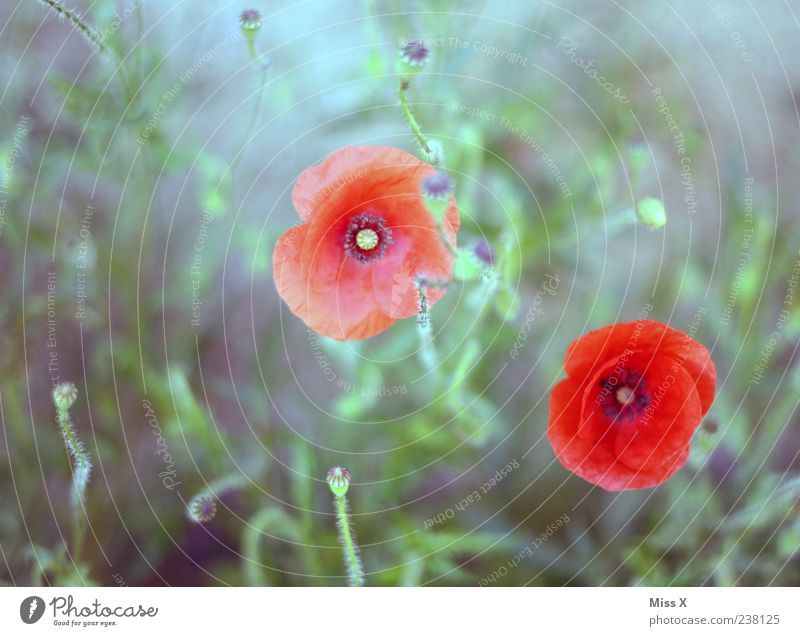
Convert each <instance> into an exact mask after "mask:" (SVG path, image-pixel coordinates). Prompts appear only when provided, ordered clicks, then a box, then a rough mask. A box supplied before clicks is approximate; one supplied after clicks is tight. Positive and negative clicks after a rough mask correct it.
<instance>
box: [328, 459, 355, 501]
mask: <svg viewBox="0 0 800 636" xmlns="http://www.w3.org/2000/svg"><path fill="white" fill-rule="evenodd" d="M327 481H328V487H329V488H330V489H331V492H332V493H333V496H334V497H344V496H345V495H346V494H347V489H348V488H350V471H349V470H347V469H346V468H342V467H340V466H336V467H334V468H331V469H330V470H329V471H328V477H327Z"/></svg>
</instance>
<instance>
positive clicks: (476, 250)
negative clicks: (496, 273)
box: [472, 239, 494, 267]
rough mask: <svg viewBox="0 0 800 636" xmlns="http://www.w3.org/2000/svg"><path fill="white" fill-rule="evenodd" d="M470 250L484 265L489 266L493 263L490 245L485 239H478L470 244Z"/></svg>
mask: <svg viewBox="0 0 800 636" xmlns="http://www.w3.org/2000/svg"><path fill="white" fill-rule="evenodd" d="M472 252H473V254H475V256H477V257H478V260H480V261H481V262H482V263H483V264H484V265H487V266H489V267H491V266H492V265H493V264H494V254H492V247H491V245H489V243H488V242H487V241H486V239H480V240H478V241H476V242H475V244H474V245H473V246H472Z"/></svg>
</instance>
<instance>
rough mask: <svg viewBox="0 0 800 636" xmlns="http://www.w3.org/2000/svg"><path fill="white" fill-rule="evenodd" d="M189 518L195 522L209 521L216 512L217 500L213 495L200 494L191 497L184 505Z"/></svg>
mask: <svg viewBox="0 0 800 636" xmlns="http://www.w3.org/2000/svg"><path fill="white" fill-rule="evenodd" d="M186 513H187V514H188V515H189V519H191V520H192V521H194V522H195V523H206V522H207V521H211V520H212V519H213V518H214V517H215V516H216V514H217V502H216V501H215V500H214V498H213V497H210V496H208V495H200V496H198V497H195V498H193V499H192V500H191V501H190V502H189V505H188V506H187V507H186Z"/></svg>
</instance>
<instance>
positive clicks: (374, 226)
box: [344, 212, 394, 264]
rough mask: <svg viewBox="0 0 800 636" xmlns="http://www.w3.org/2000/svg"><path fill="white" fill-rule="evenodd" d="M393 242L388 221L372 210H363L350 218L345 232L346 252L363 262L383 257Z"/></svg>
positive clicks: (370, 261)
mask: <svg viewBox="0 0 800 636" xmlns="http://www.w3.org/2000/svg"><path fill="white" fill-rule="evenodd" d="M393 242H394V241H393V240H392V231H391V230H390V229H389V228H388V227H386V221H385V220H384V219H382V218H381V217H379V216H376V215H374V214H371V213H370V212H362V213H361V214H358V215H357V216H354V217H353V218H352V219H350V222H349V223H348V224H347V229H346V230H345V232H344V251H345V253H346V254H347V255H348V256H350V257H351V258H354V259H356V260H357V261H358V262H359V263H363V264H367V263H372V262H374V261H377V260H380V259H381V258H383V255H384V253H385V252H386V247H387V246H388V245H391V244H392V243H393Z"/></svg>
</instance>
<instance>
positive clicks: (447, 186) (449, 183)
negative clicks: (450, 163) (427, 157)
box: [422, 172, 454, 199]
mask: <svg viewBox="0 0 800 636" xmlns="http://www.w3.org/2000/svg"><path fill="white" fill-rule="evenodd" d="M453 190H454V187H453V180H452V179H451V178H450V177H448V176H447V175H446V174H445V173H444V172H435V173H433V174H432V175H428V176H427V177H425V178H424V179H423V180H422V193H423V194H424V195H425V196H426V197H431V198H433V199H446V198H448V197H449V196H450V195H451V194H453Z"/></svg>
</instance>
